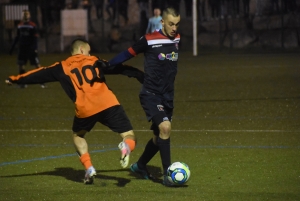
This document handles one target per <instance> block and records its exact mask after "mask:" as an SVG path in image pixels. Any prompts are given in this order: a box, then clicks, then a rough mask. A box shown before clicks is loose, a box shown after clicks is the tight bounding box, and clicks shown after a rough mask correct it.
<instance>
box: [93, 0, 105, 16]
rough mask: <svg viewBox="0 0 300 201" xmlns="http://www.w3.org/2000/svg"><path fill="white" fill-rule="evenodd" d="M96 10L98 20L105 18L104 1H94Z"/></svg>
mask: <svg viewBox="0 0 300 201" xmlns="http://www.w3.org/2000/svg"><path fill="white" fill-rule="evenodd" d="M94 4H95V8H96V15H97V18H98V19H101V18H102V17H103V5H104V0H94Z"/></svg>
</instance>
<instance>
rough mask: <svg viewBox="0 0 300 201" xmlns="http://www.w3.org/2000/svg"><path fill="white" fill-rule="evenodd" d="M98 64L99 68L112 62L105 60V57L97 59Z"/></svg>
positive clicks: (105, 66)
mask: <svg viewBox="0 0 300 201" xmlns="http://www.w3.org/2000/svg"><path fill="white" fill-rule="evenodd" d="M96 65H97V66H98V67H99V68H107V67H109V66H110V64H109V63H108V61H106V60H104V59H99V60H98V61H96Z"/></svg>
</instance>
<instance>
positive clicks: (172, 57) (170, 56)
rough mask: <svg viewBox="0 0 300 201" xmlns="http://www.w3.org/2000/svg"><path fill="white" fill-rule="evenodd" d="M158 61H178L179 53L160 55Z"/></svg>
mask: <svg viewBox="0 0 300 201" xmlns="http://www.w3.org/2000/svg"><path fill="white" fill-rule="evenodd" d="M158 59H159V60H165V59H168V60H171V61H177V60H178V53H175V52H172V53H168V54H166V55H165V54H164V53H160V54H159V55H158Z"/></svg>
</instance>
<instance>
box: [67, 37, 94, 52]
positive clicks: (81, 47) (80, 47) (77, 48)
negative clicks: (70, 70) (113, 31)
mask: <svg viewBox="0 0 300 201" xmlns="http://www.w3.org/2000/svg"><path fill="white" fill-rule="evenodd" d="M90 51H91V47H90V45H89V43H88V42H87V41H86V40H84V39H75V40H73V42H72V44H71V54H72V55H75V54H83V55H86V56H90Z"/></svg>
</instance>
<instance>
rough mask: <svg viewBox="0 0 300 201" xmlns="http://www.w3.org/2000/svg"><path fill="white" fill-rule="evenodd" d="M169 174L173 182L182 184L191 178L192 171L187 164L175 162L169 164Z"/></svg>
mask: <svg viewBox="0 0 300 201" xmlns="http://www.w3.org/2000/svg"><path fill="white" fill-rule="evenodd" d="M167 176H168V179H169V181H170V182H172V183H173V184H177V185H182V184H184V183H186V182H187V181H188V180H189V178H190V176H191V171H190V168H189V166H188V165H187V164H185V163H183V162H175V163H173V164H172V165H170V166H169V168H168V171H167Z"/></svg>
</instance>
